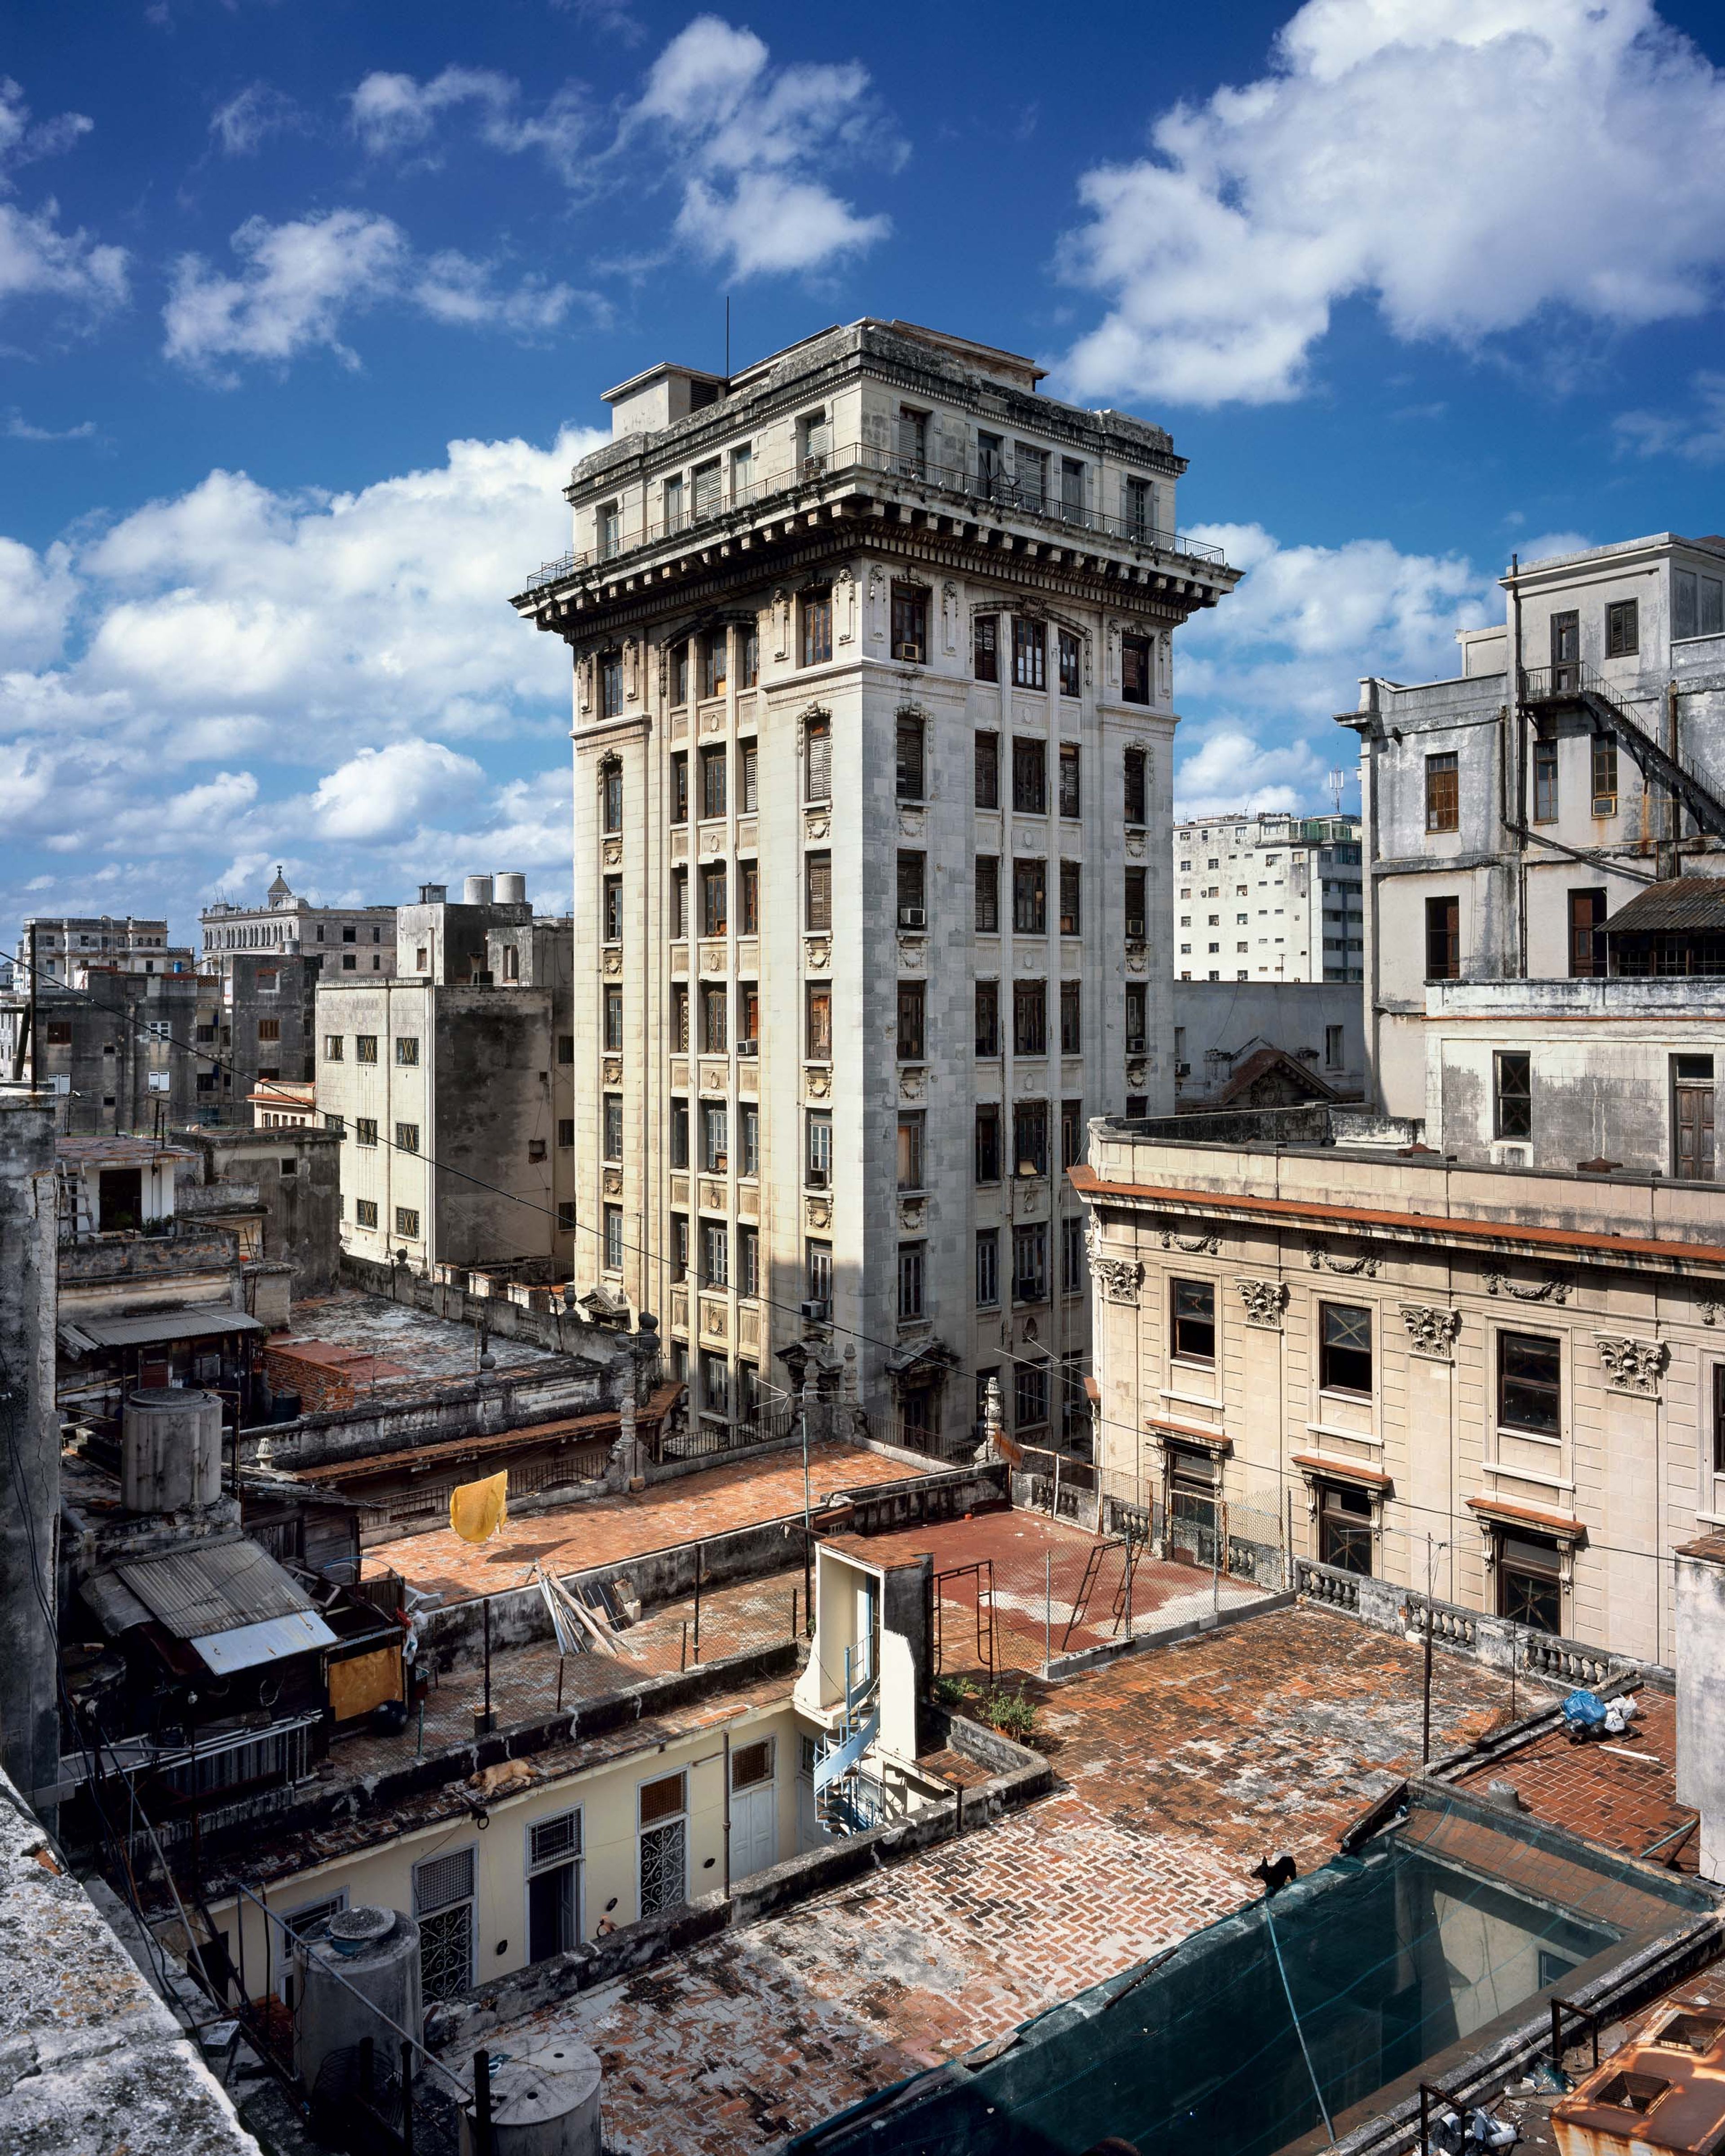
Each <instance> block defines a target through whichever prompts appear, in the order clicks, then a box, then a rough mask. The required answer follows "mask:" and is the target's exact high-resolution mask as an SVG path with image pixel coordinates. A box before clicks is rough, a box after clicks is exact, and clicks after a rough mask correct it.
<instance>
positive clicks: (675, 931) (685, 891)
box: [670, 869, 689, 943]
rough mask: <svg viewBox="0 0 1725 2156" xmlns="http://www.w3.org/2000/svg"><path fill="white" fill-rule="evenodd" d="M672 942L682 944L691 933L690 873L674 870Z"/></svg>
mask: <svg viewBox="0 0 1725 2156" xmlns="http://www.w3.org/2000/svg"><path fill="white" fill-rule="evenodd" d="M670 932H671V940H672V941H673V942H677V943H680V942H682V940H683V938H684V937H685V936H686V935H687V934H688V933H689V871H688V870H687V869H673V870H671V880H670Z"/></svg>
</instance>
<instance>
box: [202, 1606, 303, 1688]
mask: <svg viewBox="0 0 1725 2156" xmlns="http://www.w3.org/2000/svg"><path fill="white" fill-rule="evenodd" d="M335 1644H336V1635H335V1634H334V1633H333V1632H332V1631H331V1630H330V1628H329V1626H328V1625H326V1624H325V1623H324V1621H323V1620H322V1618H321V1617H320V1616H319V1615H318V1614H317V1612H316V1610H315V1609H296V1610H295V1611H294V1612H293V1614H291V1615H290V1616H287V1617H269V1618H266V1619H265V1620H264V1622H263V1623H262V1624H261V1625H236V1626H235V1627H234V1630H232V1631H231V1632H209V1633H206V1634H205V1635H204V1636H203V1639H201V1640H193V1642H192V1651H193V1654H195V1655H197V1657H198V1660H199V1661H201V1662H202V1663H203V1666H204V1667H205V1668H206V1669H208V1670H213V1671H214V1672H215V1674H216V1675H217V1676H218V1677H221V1676H227V1675H228V1671H230V1670H254V1669H256V1668H258V1667H259V1665H260V1664H261V1663H264V1662H283V1661H286V1660H287V1658H288V1657H289V1655H305V1654H310V1653H311V1650H313V1649H314V1648H316V1647H333V1646H334V1645H335Z"/></svg>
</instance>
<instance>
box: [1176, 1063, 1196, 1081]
mask: <svg viewBox="0 0 1725 2156" xmlns="http://www.w3.org/2000/svg"><path fill="white" fill-rule="evenodd" d="M1174 1075H1175V1077H1176V1078H1189V1077H1190V1076H1191V1075H1192V1065H1190V1064H1189V1063H1177V1064H1176V1065H1174Z"/></svg>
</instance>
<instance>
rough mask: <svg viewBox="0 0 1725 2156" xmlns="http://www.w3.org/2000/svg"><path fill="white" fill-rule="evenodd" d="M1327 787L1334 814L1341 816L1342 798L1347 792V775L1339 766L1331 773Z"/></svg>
mask: <svg viewBox="0 0 1725 2156" xmlns="http://www.w3.org/2000/svg"><path fill="white" fill-rule="evenodd" d="M1328 785H1329V788H1330V800H1331V803H1332V806H1333V808H1334V809H1335V812H1336V814H1337V815H1338V816H1339V815H1340V814H1342V796H1343V793H1346V792H1347V790H1348V773H1346V772H1345V771H1343V769H1342V768H1341V767H1339V765H1338V766H1337V768H1336V769H1335V770H1333V771H1332V772H1331V773H1330V775H1329V779H1328Z"/></svg>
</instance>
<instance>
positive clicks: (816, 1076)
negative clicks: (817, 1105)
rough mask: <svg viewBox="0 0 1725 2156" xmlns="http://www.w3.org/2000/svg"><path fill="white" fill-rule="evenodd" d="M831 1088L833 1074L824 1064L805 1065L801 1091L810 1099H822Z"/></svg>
mask: <svg viewBox="0 0 1725 2156" xmlns="http://www.w3.org/2000/svg"><path fill="white" fill-rule="evenodd" d="M832 1090H833V1074H832V1072H831V1071H830V1070H828V1069H827V1067H826V1065H824V1064H821V1063H817V1064H814V1065H809V1066H806V1067H805V1068H804V1070H803V1091H804V1092H805V1093H806V1094H807V1095H808V1096H809V1099H810V1100H811V1101H824V1100H825V1098H826V1097H827V1096H828V1094H829V1093H830V1092H831V1091H832Z"/></svg>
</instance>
